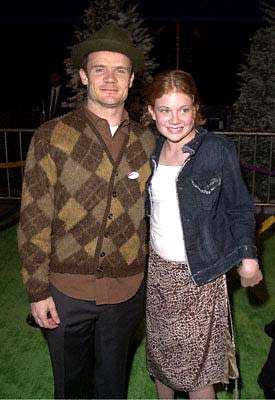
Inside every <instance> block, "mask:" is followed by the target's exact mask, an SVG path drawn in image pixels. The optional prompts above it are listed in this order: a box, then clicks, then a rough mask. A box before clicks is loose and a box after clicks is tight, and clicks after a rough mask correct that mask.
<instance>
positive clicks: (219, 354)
mask: <svg viewBox="0 0 275 400" xmlns="http://www.w3.org/2000/svg"><path fill="white" fill-rule="evenodd" d="M148 93H149V101H148V104H149V105H148V113H149V114H148V115H149V117H150V118H149V120H151V121H152V120H154V121H155V125H156V128H157V130H158V133H159V135H158V141H157V145H156V149H155V152H154V155H153V174H152V177H151V179H150V181H149V198H150V213H149V214H150V247H151V248H150V260H149V270H148V284H147V365H148V371H149V373H150V374H151V375H152V376H154V378H155V382H156V387H157V393H158V397H159V398H165V399H172V398H173V397H174V391H175V390H179V391H185V392H188V393H189V397H190V398H191V399H214V398H215V391H214V386H213V385H214V384H215V383H218V382H224V383H227V382H228V379H229V378H237V377H238V370H237V367H236V360H235V354H234V349H233V346H232V341H231V336H230V326H229V322H228V321H229V318H228V317H229V309H228V294H227V287H226V277H225V274H226V272H227V271H228V270H229V269H231V268H232V267H233V266H235V265H238V273H239V275H240V278H241V284H242V286H244V287H247V286H254V285H256V284H257V283H259V282H260V281H261V279H262V273H261V271H260V269H259V265H258V261H257V254H256V246H255V240H254V228H255V221H254V206H253V203H252V201H251V199H250V196H249V193H248V191H247V189H246V187H245V184H244V182H243V179H242V176H241V172H240V168H239V162H238V158H237V155H236V151H235V145H234V144H233V143H232V142H231V141H229V140H228V139H226V138H225V137H222V136H218V135H214V134H212V133H210V132H207V131H206V130H205V129H203V128H202V127H201V126H200V125H202V123H203V119H202V116H201V114H200V104H199V97H198V92H197V88H196V85H195V82H194V80H193V78H192V77H191V76H190V75H189V74H188V73H186V72H184V71H180V70H175V71H170V72H164V73H161V74H159V75H157V76H156V77H155V78H154V80H153V82H152V83H151V85H150V88H149V90H148Z"/></svg>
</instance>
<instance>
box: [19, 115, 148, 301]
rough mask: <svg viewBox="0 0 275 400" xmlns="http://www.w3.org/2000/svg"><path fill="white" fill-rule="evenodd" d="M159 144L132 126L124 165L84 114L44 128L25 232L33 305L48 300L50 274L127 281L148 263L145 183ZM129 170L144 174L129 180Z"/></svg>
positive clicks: (33, 161)
mask: <svg viewBox="0 0 275 400" xmlns="http://www.w3.org/2000/svg"><path fill="white" fill-rule="evenodd" d="M153 146H154V139H153V136H152V134H151V133H150V132H148V131H146V132H144V131H142V130H141V127H140V126H139V124H136V123H131V124H130V129H129V135H128V136H125V142H124V144H123V146H122V151H121V154H120V156H119V157H118V160H117V161H116V162H114V161H113V159H112V158H111V157H109V156H108V154H109V153H108V152H107V151H106V146H105V144H104V141H103V140H102V138H101V136H100V134H99V133H98V132H97V131H96V129H95V128H93V126H92V125H91V124H90V123H89V121H88V120H87V118H86V116H85V114H84V112H83V110H82V109H81V108H80V109H78V110H75V111H73V112H72V113H69V114H68V115H66V116H64V117H61V118H59V119H55V120H52V121H49V122H47V123H46V124H43V125H42V126H41V127H40V128H39V129H38V130H37V131H36V132H35V134H34V136H33V139H32V142H31V145H30V148H29V152H28V157H27V163H26V168H25V176H24V184H23V192H22V205H21V216H20V223H19V230H18V243H19V251H20V256H21V260H22V264H23V268H22V271H23V280H24V283H25V285H26V287H27V290H28V294H29V298H30V301H39V300H42V299H44V298H46V297H48V296H50V292H49V282H48V274H49V271H53V272H59V273H62V272H63V273H70V274H74V273H77V274H95V275H96V276H97V278H99V279H100V278H101V277H103V276H109V277H123V276H130V275H134V274H137V273H139V272H141V271H143V270H144V267H145V263H146V255H147V252H146V246H145V235H146V223H145V219H144V201H145V185H146V181H147V179H148V177H149V174H150V166H149V158H150V155H151V153H152V151H153ZM129 172H138V174H139V176H138V178H137V179H133V180H131V179H129V178H128V173H129Z"/></svg>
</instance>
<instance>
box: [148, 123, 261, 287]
mask: <svg viewBox="0 0 275 400" xmlns="http://www.w3.org/2000/svg"><path fill="white" fill-rule="evenodd" d="M196 132H197V133H196V136H195V137H194V139H192V140H191V141H190V142H189V143H187V144H186V145H184V146H183V151H184V152H188V153H189V155H190V156H189V158H188V160H187V162H186V163H185V165H184V166H183V167H182V169H181V171H180V173H179V175H178V177H177V182H176V187H177V196H178V203H179V210H180V217H181V223H182V229H183V236H184V240H185V247H186V254H187V261H188V267H189V271H190V274H191V277H192V279H193V281H194V283H195V284H197V285H202V284H205V283H207V282H209V281H211V280H213V279H215V278H216V277H218V276H220V275H222V274H224V273H226V272H227V271H228V270H229V269H231V268H232V267H233V266H235V265H237V264H239V263H240V262H241V260H242V259H244V258H253V259H256V258H257V249H256V245H255V236H254V233H255V217H254V212H255V208H254V204H253V202H252V199H251V197H250V195H249V193H248V191H247V188H246V186H245V184H244V181H243V178H242V175H241V171H240V166H239V160H238V157H237V154H236V149H235V144H234V143H233V142H231V141H230V140H228V139H227V138H226V137H224V136H222V135H215V134H213V133H211V132H207V131H206V130H205V129H203V128H201V127H197V128H196ZM164 141H165V138H164V137H163V136H161V135H160V136H159V138H158V141H157V145H156V149H155V152H154V154H153V157H152V162H153V173H152V175H153V174H154V172H155V171H156V168H157V164H158V160H159V156H160V152H161V149H162V146H163V143H164ZM151 177H152V176H151ZM148 192H149V200H150V199H151V194H150V193H151V178H149V181H148ZM148 205H149V207H148V211H149V212H148V214H149V216H150V206H151V204H150V201H149V202H148ZM167 212H169V210H167Z"/></svg>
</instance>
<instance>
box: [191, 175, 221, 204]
mask: <svg viewBox="0 0 275 400" xmlns="http://www.w3.org/2000/svg"><path fill="white" fill-rule="evenodd" d="M221 181H222V180H221V177H212V178H194V179H191V184H192V186H193V188H194V189H195V195H196V197H197V198H198V202H199V206H201V207H202V208H203V209H204V210H211V208H212V207H213V205H214V204H215V202H216V201H217V199H218V196H219V193H220V187H221Z"/></svg>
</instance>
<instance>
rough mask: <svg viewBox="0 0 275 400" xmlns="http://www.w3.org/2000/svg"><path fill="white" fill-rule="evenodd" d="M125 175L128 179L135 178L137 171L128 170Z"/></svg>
mask: <svg viewBox="0 0 275 400" xmlns="http://www.w3.org/2000/svg"><path fill="white" fill-rule="evenodd" d="M127 176H128V178H129V179H137V178H138V177H139V173H138V172H136V171H133V172H129V173H128V175H127Z"/></svg>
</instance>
